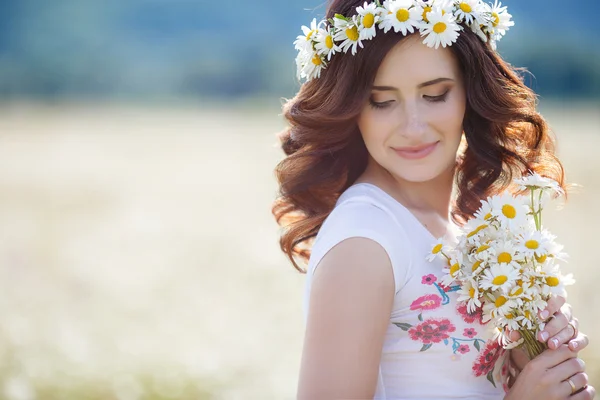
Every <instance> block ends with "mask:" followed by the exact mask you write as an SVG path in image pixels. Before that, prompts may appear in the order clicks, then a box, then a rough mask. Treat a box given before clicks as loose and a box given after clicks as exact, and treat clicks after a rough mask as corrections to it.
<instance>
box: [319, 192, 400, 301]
mask: <svg viewBox="0 0 600 400" xmlns="http://www.w3.org/2000/svg"><path fill="white" fill-rule="evenodd" d="M340 200H341V201H338V204H337V205H336V207H335V208H334V210H333V211H332V212H331V214H330V215H329V216H328V217H327V219H326V220H325V221H324V223H323V225H322V227H321V229H320V230H319V234H318V235H317V238H316V240H315V243H314V245H313V249H312V254H311V259H310V263H309V271H310V270H312V271H311V272H314V270H315V269H316V268H317V266H320V265H326V268H331V267H330V264H335V265H341V267H339V268H340V269H343V268H344V265H348V264H349V263H350V262H352V263H354V262H355V260H362V258H360V257H358V255H357V254H356V253H360V254H369V255H370V257H371V258H370V259H371V262H369V261H368V260H369V258H367V259H366V260H364V263H365V264H367V265H365V266H363V268H364V269H365V272H366V273H373V272H375V271H374V268H377V267H376V266H375V265H374V261H375V260H376V259H377V260H384V261H386V262H387V265H383V267H381V268H382V269H386V270H389V269H390V266H391V270H392V272H393V278H394V282H395V284H394V287H395V291H396V292H397V291H398V290H400V288H401V287H402V286H403V282H404V280H405V278H406V274H407V271H408V270H409V268H410V264H411V257H412V256H411V250H410V239H409V237H408V235H407V233H406V231H405V229H404V228H403V227H402V225H401V222H400V221H399V220H398V216H397V215H395V214H394V212H393V210H392V209H390V208H389V207H388V205H387V204H385V202H382V201H379V199H377V198H376V197H372V196H370V195H368V193H367V194H364V195H363V194H362V193H359V192H358V191H355V192H353V193H351V194H348V193H344V195H343V196H342V197H341V198H340ZM350 239H351V240H350ZM335 248H338V251H332V250H333V249H335ZM376 253H379V255H377V254H376ZM349 255H352V257H351V258H352V259H351V260H349V259H348V258H349ZM357 257H358V258H357ZM384 264H386V263H385V262H384ZM319 268H320V267H319ZM334 268H335V267H334ZM334 268H332V269H334ZM348 268H349V267H348Z"/></svg>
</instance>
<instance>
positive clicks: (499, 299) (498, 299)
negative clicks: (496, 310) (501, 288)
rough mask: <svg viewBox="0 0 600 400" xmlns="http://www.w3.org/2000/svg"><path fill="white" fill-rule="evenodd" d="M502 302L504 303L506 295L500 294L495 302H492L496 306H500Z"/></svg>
mask: <svg viewBox="0 0 600 400" xmlns="http://www.w3.org/2000/svg"><path fill="white" fill-rule="evenodd" d="M504 303H506V297H504V296H500V297H498V298H497V299H496V302H495V303H494V304H495V305H496V307H502V306H503V305H504Z"/></svg>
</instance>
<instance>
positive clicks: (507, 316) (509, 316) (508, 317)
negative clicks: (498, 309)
mask: <svg viewBox="0 0 600 400" xmlns="http://www.w3.org/2000/svg"><path fill="white" fill-rule="evenodd" d="M514 317H515V316H514V315H512V314H506V319H513V318H514Z"/></svg>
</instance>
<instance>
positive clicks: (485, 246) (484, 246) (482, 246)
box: [477, 244, 490, 254]
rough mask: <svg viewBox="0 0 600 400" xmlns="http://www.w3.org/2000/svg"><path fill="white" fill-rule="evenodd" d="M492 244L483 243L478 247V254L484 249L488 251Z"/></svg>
mask: <svg viewBox="0 0 600 400" xmlns="http://www.w3.org/2000/svg"><path fill="white" fill-rule="evenodd" d="M489 248H490V246H488V245H487V244H482V245H481V246H479V248H478V249H477V254H479V253H481V252H482V251H486V250H487V249H489Z"/></svg>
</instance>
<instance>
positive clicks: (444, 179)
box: [360, 160, 454, 220]
mask: <svg viewBox="0 0 600 400" xmlns="http://www.w3.org/2000/svg"><path fill="white" fill-rule="evenodd" d="M363 177H364V179H363ZM360 180H361V181H369V182H372V183H373V184H375V185H377V186H379V187H380V188H382V189H383V190H385V191H386V192H388V193H389V194H390V195H392V196H393V197H395V198H396V199H397V200H398V201H399V202H400V203H402V204H403V205H404V206H405V207H407V208H409V209H413V210H419V211H423V212H427V213H431V212H433V213H435V214H438V215H439V216H440V217H441V218H443V219H444V220H448V218H449V210H450V202H451V199H452V188H453V181H454V169H453V168H449V169H448V170H446V171H444V172H443V173H441V174H440V175H438V176H437V177H435V178H434V179H432V180H430V181H426V182H410V181H406V180H404V179H402V178H400V177H398V176H395V175H393V174H391V173H390V172H389V171H387V170H385V169H384V168H382V167H381V166H380V165H379V164H377V163H376V162H375V161H374V160H370V162H369V164H368V166H367V169H366V171H365V173H364V174H363V175H362V176H361V178H360Z"/></svg>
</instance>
